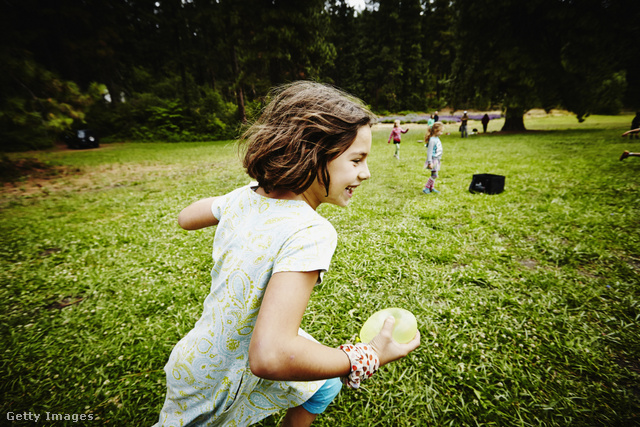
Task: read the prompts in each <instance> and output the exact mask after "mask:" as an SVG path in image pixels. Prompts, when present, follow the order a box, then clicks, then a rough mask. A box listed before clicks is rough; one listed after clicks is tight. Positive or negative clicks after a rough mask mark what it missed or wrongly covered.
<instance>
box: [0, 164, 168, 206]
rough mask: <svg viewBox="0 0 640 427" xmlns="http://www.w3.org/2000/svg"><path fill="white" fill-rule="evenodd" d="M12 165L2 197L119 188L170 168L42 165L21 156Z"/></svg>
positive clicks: (110, 165)
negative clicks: (12, 169)
mask: <svg viewBox="0 0 640 427" xmlns="http://www.w3.org/2000/svg"><path fill="white" fill-rule="evenodd" d="M13 165H14V166H12V167H13V168H14V170H15V172H14V173H13V175H11V179H6V180H5V179H4V178H3V179H2V190H0V193H1V194H2V195H3V197H6V198H9V197H11V196H18V197H21V196H38V195H47V194H51V193H54V192H64V191H88V190H96V189H103V188H112V187H119V186H123V185H127V184H129V183H131V182H136V181H139V180H141V179H142V178H143V177H144V178H145V179H148V178H149V177H150V176H153V175H155V174H158V175H159V174H163V173H166V172H168V171H171V170H172V169H173V166H165V165H140V164H109V165H103V166H96V167H92V168H91V169H81V168H75V167H67V166H51V165H46V164H44V163H42V162H39V161H38V160H36V159H21V160H18V161H16V162H13Z"/></svg>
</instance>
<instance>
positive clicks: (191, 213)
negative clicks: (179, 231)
mask: <svg viewBox="0 0 640 427" xmlns="http://www.w3.org/2000/svg"><path fill="white" fill-rule="evenodd" d="M215 199H217V197H209V198H206V199H202V200H198V201H197V202H195V203H192V204H190V205H189V206H187V207H186V208H184V209H183V210H182V211H181V212H180V214H179V215H178V224H179V225H180V227H182V228H184V229H185V230H199V229H201V228H205V227H210V226H212V225H217V224H218V218H216V217H215V216H213V212H212V211H211V205H212V204H213V201H214V200H215Z"/></svg>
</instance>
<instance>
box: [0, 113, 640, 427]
mask: <svg viewBox="0 0 640 427" xmlns="http://www.w3.org/2000/svg"><path fill="white" fill-rule="evenodd" d="M592 119H594V120H593V121H592ZM596 119H597V120H596ZM630 121H631V116H628V117H627V116H619V117H612V118H608V117H602V118H598V117H590V118H588V119H587V121H586V122H584V123H581V124H580V123H577V121H576V120H575V118H572V117H564V118H562V117H560V118H558V117H555V116H553V117H538V118H532V119H531V121H529V119H526V120H525V124H526V125H527V127H528V128H530V129H538V130H542V129H552V130H550V131H540V132H531V133H527V134H513V135H504V134H499V133H494V134H489V135H473V136H471V137H470V138H468V139H465V140H463V139H461V138H459V134H458V133H457V132H456V130H457V128H454V127H453V125H451V129H450V131H451V135H448V136H447V135H445V136H443V137H442V140H443V144H444V149H445V156H444V159H443V163H442V171H441V176H440V178H439V179H438V181H437V184H436V186H437V188H439V189H440V190H441V191H442V193H441V194H440V195H439V196H426V195H424V194H422V193H421V191H420V190H421V188H422V185H423V184H424V182H425V181H426V179H427V172H426V171H425V170H424V169H423V162H424V157H425V152H424V147H423V144H421V143H417V142H416V141H417V140H419V139H423V137H424V127H422V128H421V127H420V126H411V125H409V127H410V129H412V130H411V131H410V132H409V133H408V134H405V135H404V136H403V143H402V147H401V159H402V160H401V161H399V162H398V161H396V160H395V159H394V158H393V157H392V155H393V146H389V145H387V143H386V141H387V138H388V132H389V128H388V127H384V126H379V127H376V128H375V129H374V143H373V151H372V154H371V158H370V168H371V171H372V174H373V176H372V178H371V180H370V181H369V182H367V183H365V184H364V185H363V186H362V187H360V188H359V189H358V190H357V191H356V194H355V196H354V200H353V203H352V205H351V206H350V207H348V208H347V209H340V208H336V207H333V206H324V205H323V206H321V208H320V212H321V213H322V214H323V215H324V216H326V217H327V218H328V219H329V220H330V221H331V222H332V223H333V224H334V226H335V227H336V230H337V231H338V234H339V245H338V249H337V251H336V254H335V256H334V259H333V263H332V267H331V270H330V271H329V273H328V274H327V275H326V276H325V277H326V280H325V282H324V284H323V285H322V286H320V287H318V288H317V290H316V292H315V293H314V295H313V296H312V300H311V302H310V305H309V308H308V310H307V314H306V316H305V319H304V327H305V328H306V330H307V331H309V332H310V333H312V334H313V335H314V336H315V337H316V338H317V339H318V340H320V341H321V342H324V343H325V344H327V345H332V346H334V345H335V346H337V345H339V344H341V343H342V342H345V341H347V340H350V339H353V338H354V336H355V334H356V333H357V332H358V330H359V328H360V326H361V324H362V322H363V321H364V320H365V319H366V318H367V317H368V316H369V315H370V314H371V313H373V312H374V311H376V310H378V309H380V308H383V307H387V306H400V307H404V308H407V309H410V310H411V311H413V312H414V314H415V315H416V317H417V318H418V324H419V328H420V330H421V333H422V338H423V339H422V345H421V347H420V348H419V349H418V350H416V351H415V352H414V353H412V354H411V355H410V356H409V357H408V358H406V359H405V360H403V361H400V362H398V363H396V364H393V365H388V366H386V367H384V368H383V369H382V370H381V371H380V372H379V373H378V374H377V375H376V377H375V378H374V379H372V380H371V381H369V382H368V383H366V385H365V386H364V388H363V389H362V390H361V391H359V392H354V391H350V390H344V391H343V392H342V393H341V394H340V396H339V397H338V398H337V400H336V402H334V404H332V405H331V406H330V408H329V409H328V410H327V412H326V413H325V414H323V415H321V416H320V417H319V418H318V420H317V425H320V426H342V425H367V426H376V425H378V426H389V425H394V426H418V425H419V426H422V425H432V426H441V425H456V426H457V425H509V426H511V425H555V426H565V425H633V424H637V423H638V422H640V394H639V393H640V390H639V389H638V384H640V365H639V363H638V360H640V339H638V334H639V332H640V330H639V328H638V322H639V321H640V306H639V304H640V303H639V300H640V298H639V297H640V288H639V286H640V283H639V282H640V281H639V280H638V279H639V272H640V232H639V231H638V226H639V225H640V224H639V222H638V218H640V192H639V191H640V162H638V161H636V160H637V159H635V158H630V159H627V160H625V161H623V162H621V161H619V160H618V158H619V155H620V153H621V152H622V150H623V149H631V150H635V149H636V148H634V145H637V144H638V142H632V141H629V140H627V139H624V138H620V134H621V133H622V132H623V131H624V130H626V129H627V128H628V123H630ZM496 122H497V121H496ZM496 125H497V123H496ZM470 127H471V125H470ZM479 128H481V126H479ZM490 130H491V127H490ZM636 151H640V149H637V150H636ZM27 155H29V156H38V158H39V159H40V160H42V161H45V162H49V163H52V164H56V165H60V166H62V167H63V170H64V171H65V172H64V173H63V174H62V175H60V176H58V177H56V178H54V179H51V180H48V181H47V182H44V183H41V184H40V185H42V187H30V184H29V182H26V181H25V182H22V183H17V184H16V187H13V188H11V191H8V190H5V193H4V195H3V200H2V214H1V215H2V218H1V222H0V235H1V236H2V245H1V246H0V266H1V268H0V280H1V283H2V286H1V287H0V297H1V300H2V308H1V311H0V334H1V335H2V342H3V343H4V349H3V350H2V351H1V352H0V355H1V356H0V360H1V362H0V363H1V366H2V371H1V373H2V378H3V382H2V385H1V386H0V397H1V399H0V401H1V403H0V406H1V409H2V413H3V414H6V413H7V412H10V411H12V412H29V411H30V412H35V413H45V412H46V411H49V412H55V413H69V414H73V413H78V414H82V413H92V414H94V415H95V416H96V417H98V418H99V420H98V421H97V423H96V425H102V424H107V423H108V424H109V425H131V426H142V425H151V424H153V423H154V422H155V420H156V417H157V413H158V411H159V408H160V406H161V404H162V401H163V399H164V393H165V388H164V373H163V371H162V368H163V366H164V364H165V363H166V360H167V358H168V356H169V352H170V351H171V348H172V347H173V345H174V344H175V343H176V342H177V341H178V340H179V339H180V338H181V337H182V336H183V335H184V334H185V333H186V332H187V331H188V330H189V329H190V328H191V327H192V326H193V323H194V322H195V320H196V319H197V318H198V316H199V314H200V311H201V305H202V302H203V300H204V297H205V295H206V293H207V291H208V284H209V280H210V277H209V269H210V267H211V260H210V253H211V242H212V237H213V232H214V230H205V231H199V232H191V233H188V232H184V231H181V230H180V229H179V228H178V227H177V224H176V215H177V213H178V212H179V211H180V209H181V208H182V207H184V206H186V205H187V204H189V203H191V202H192V201H195V200H197V199H199V198H202V197H206V196H209V195H215V194H221V193H224V192H227V191H229V190H231V189H233V188H236V187H237V186H239V185H243V184H245V183H247V182H248V179H247V177H246V176H245V175H244V173H243V171H242V169H241V167H240V165H239V162H238V160H237V156H236V151H235V148H234V146H233V145H231V144H230V143H229V142H216V143H193V144H112V145H105V146H104V147H103V148H102V149H100V150H89V151H80V152H68V151H55V152H47V153H39V154H33V153H29V154H27ZM474 173H496V174H501V175H505V176H506V189H505V192H504V193H502V194H500V195H494V196H487V195H482V194H479V195H473V194H470V193H469V192H468V191H467V187H468V185H469V183H470V181H471V177H472V175H473V174H474ZM20 186H22V187H20ZM65 304H69V305H66V306H64V307H62V308H60V307H61V306H63V305H65ZM278 420H279V417H278V416H276V417H271V418H269V419H267V420H265V421H264V422H263V423H262V425H264V426H272V425H276V424H277V422H278Z"/></svg>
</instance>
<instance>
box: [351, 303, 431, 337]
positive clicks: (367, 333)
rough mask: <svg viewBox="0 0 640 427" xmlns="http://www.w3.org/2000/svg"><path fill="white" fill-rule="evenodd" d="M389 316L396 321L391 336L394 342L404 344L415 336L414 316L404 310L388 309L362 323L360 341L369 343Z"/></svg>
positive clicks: (416, 330) (416, 326)
mask: <svg viewBox="0 0 640 427" xmlns="http://www.w3.org/2000/svg"><path fill="white" fill-rule="evenodd" d="M389 316H393V317H394V318H395V319H396V323H395V325H393V334H392V336H393V339H394V340H396V341H397V342H399V343H400V344H406V343H408V342H409V341H411V340H412V339H413V338H414V337H415V336H416V333H417V332H418V322H417V321H416V316H414V315H413V313H411V312H410V311H409V310H405V309H404V308H397V307H390V308H385V309H384V310H380V311H376V312H375V313H373V314H372V315H371V317H369V319H367V321H366V322H364V325H362V329H360V341H362V342H364V343H368V342H370V341H371V340H372V339H373V337H375V336H376V335H378V332H380V330H381V329H382V325H384V321H385V320H387V318H388V317H389Z"/></svg>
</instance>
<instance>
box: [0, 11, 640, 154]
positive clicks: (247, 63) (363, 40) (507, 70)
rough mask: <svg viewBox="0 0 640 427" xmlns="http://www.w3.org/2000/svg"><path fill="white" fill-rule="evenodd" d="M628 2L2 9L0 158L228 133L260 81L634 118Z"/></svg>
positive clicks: (519, 121) (422, 100) (415, 106)
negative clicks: (98, 141) (90, 134)
mask: <svg viewBox="0 0 640 427" xmlns="http://www.w3.org/2000/svg"><path fill="white" fill-rule="evenodd" d="M638 40H640V7H638V4H637V1H635V0H580V1H572V0H528V1H526V2H522V1H520V0H452V1H449V0H380V1H367V2H366V8H365V9H363V10H356V9H354V7H352V6H350V4H349V2H346V1H344V0H328V1H325V0H295V1H294V0H270V1H267V0H157V1H156V0H108V1H91V0H59V1H56V2H51V1H48V0H47V1H45V0H21V1H16V0H3V1H2V2H0V64H1V65H0V71H1V72H0V150H1V151H5V152H7V151H21V150H28V149H42V148H48V147H51V146H53V144H54V143H55V141H56V140H60V139H61V138H62V136H63V135H64V134H65V132H68V131H70V130H73V129H80V128H91V129H93V130H94V131H96V132H97V133H98V135H99V136H100V137H101V138H102V140H103V141H109V140H112V141H115V140H130V141H169V142H171V141H197V140H212V139H225V138H233V137H235V136H237V134H238V131H239V129H240V125H241V124H242V123H245V122H247V121H251V119H252V118H253V117H255V115H256V113H257V112H259V111H260V109H261V107H262V106H263V105H264V101H265V96H266V95H267V94H268V91H269V89H270V88H271V87H273V86H274V85H278V84H282V83H285V82H289V81H294V80H299V79H313V80H317V81H321V82H326V83H330V84H334V85H336V86H338V87H341V88H343V89H345V90H347V91H349V92H351V93H353V94H354V95H356V96H358V97H360V98H362V99H363V100H364V101H365V102H366V103H368V104H369V105H370V106H371V108H372V109H373V110H374V111H375V112H376V113H378V114H381V115H385V114H388V113H390V112H392V113H406V112H416V111H420V112H427V111H432V110H435V109H442V108H444V107H449V108H451V109H453V110H456V109H458V110H461V109H465V110H466V109H480V110H487V109H499V110H501V111H502V112H503V114H504V115H505V119H506V120H505V123H504V127H503V130H524V129H525V127H524V122H523V115H524V113H525V112H526V111H527V110H529V109H531V108H543V109H545V110H550V109H553V108H564V109H567V110H568V111H570V112H572V113H574V114H575V115H576V118H577V119H578V120H579V121H583V120H584V119H585V118H586V117H588V116H589V115H590V114H617V113H619V112H620V111H621V110H623V109H627V110H634V111H636V110H638V109H640V51H639V49H638Z"/></svg>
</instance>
